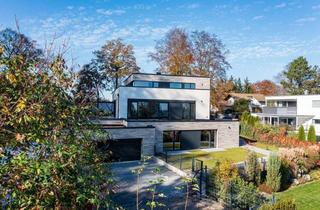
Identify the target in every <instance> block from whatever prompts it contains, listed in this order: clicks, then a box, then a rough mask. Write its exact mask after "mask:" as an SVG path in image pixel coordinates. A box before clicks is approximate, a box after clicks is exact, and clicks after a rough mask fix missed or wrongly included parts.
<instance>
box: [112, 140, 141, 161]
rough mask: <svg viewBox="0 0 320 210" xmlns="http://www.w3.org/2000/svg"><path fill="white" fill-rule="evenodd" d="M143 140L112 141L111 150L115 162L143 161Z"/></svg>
mask: <svg viewBox="0 0 320 210" xmlns="http://www.w3.org/2000/svg"><path fill="white" fill-rule="evenodd" d="M141 142H142V139H117V140H110V143H109V150H110V151H111V157H112V159H113V160H114V161H129V160H140V159H141Z"/></svg>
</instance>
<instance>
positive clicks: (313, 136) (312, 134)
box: [308, 125, 317, 143]
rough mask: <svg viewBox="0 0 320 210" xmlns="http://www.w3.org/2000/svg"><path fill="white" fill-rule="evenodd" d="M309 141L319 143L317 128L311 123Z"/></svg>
mask: <svg viewBox="0 0 320 210" xmlns="http://www.w3.org/2000/svg"><path fill="white" fill-rule="evenodd" d="M308 141H310V142H312V143H317V136H316V129H315V128H314V125H311V126H310V127H309V130H308Z"/></svg>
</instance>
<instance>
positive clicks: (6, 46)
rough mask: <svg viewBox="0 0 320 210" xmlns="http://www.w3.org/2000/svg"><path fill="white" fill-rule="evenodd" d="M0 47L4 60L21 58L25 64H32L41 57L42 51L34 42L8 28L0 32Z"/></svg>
mask: <svg viewBox="0 0 320 210" xmlns="http://www.w3.org/2000/svg"><path fill="white" fill-rule="evenodd" d="M0 46H1V47H2V49H3V53H2V57H3V58H6V59H11V58H13V57H16V56H22V57H24V58H25V59H26V62H30V61H32V62H34V61H39V59H40V58H41V57H42V56H43V50H41V49H39V48H37V44H36V42H35V41H33V40H31V39H29V38H28V37H26V36H25V35H24V34H21V33H19V32H17V31H15V30H12V29H10V28H7V29H4V30H2V31H0Z"/></svg>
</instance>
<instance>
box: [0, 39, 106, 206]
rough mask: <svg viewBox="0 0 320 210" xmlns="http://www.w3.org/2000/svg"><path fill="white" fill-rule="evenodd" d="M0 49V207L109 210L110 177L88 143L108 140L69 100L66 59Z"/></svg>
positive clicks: (70, 80) (70, 85) (70, 86)
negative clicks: (40, 57) (38, 58)
mask: <svg viewBox="0 0 320 210" xmlns="http://www.w3.org/2000/svg"><path fill="white" fill-rule="evenodd" d="M21 36H22V35H21ZM2 46H3V45H2V44H1V45H0V69H1V71H0V81H1V82H0V92H1V94H0V110H1V111H0V165H1V167H0V186H1V187H0V188H1V190H0V201H1V206H2V208H3V209H86V208H89V207H95V208H97V209H99V208H106V209H107V208H109V207H110V205H109V204H110V200H109V199H108V195H109V193H110V187H111V185H110V181H112V178H111V175H110V174H109V172H108V169H107V168H106V167H105V163H103V162H102V158H103V156H102V155H101V154H100V153H99V152H97V151H96V146H97V145H96V142H95V141H92V139H93V137H95V139H99V136H102V137H103V138H106V136H105V135H104V133H103V131H100V130H99V129H96V128H95V126H93V125H92V124H91V122H90V121H89V120H88V116H89V115H88V113H90V109H88V108H87V107H86V106H84V105H82V104H76V103H75V101H74V98H73V97H72V95H71V94H70V93H71V92H72V89H73V84H74V74H73V73H72V72H70V71H69V70H70V69H68V67H67V65H66V62H65V60H64V59H63V55H61V54H57V55H54V54H51V58H50V59H48V60H45V61H44V63H39V62H38V61H37V62H34V60H32V59H30V57H29V54H28V53H26V54H25V53H21V54H20V53H19V54H16V56H8V53H9V52H8V49H7V48H3V47H2ZM14 51H15V50H14ZM9 54H10V53H9ZM98 134H99V135H98ZM100 134H101V135H100Z"/></svg>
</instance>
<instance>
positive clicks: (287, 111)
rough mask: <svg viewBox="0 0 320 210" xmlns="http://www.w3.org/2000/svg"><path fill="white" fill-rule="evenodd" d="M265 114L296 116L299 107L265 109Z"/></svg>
mask: <svg viewBox="0 0 320 210" xmlns="http://www.w3.org/2000/svg"><path fill="white" fill-rule="evenodd" d="M262 112H263V114H270V115H296V114H297V107H268V106H266V107H263V108H262Z"/></svg>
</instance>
